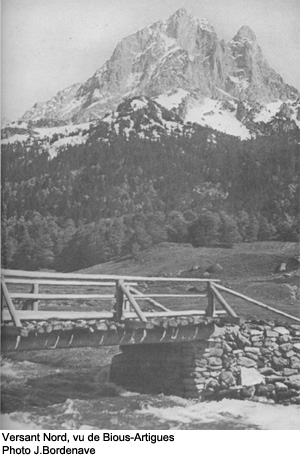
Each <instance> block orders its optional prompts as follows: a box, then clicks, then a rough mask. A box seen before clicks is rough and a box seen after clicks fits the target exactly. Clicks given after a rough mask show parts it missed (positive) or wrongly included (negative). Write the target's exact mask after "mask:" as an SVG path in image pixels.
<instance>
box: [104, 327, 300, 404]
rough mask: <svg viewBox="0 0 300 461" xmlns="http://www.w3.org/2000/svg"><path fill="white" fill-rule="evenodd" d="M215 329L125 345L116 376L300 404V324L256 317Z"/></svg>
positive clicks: (159, 389) (173, 389)
mask: <svg viewBox="0 0 300 461" xmlns="http://www.w3.org/2000/svg"><path fill="white" fill-rule="evenodd" d="M216 330H217V331H215V333H214V335H213V336H212V337H211V338H210V339H209V340H207V341H205V340H202V341H194V342H188V343H181V344H154V345H144V346H142V345H138V346H137V345H135V346H126V347H124V348H122V353H121V354H119V355H117V356H115V357H114V359H113V362H112V366H111V380H112V381H114V382H116V383H117V384H120V385H122V386H124V387H127V388H128V389H131V390H135V391H138V392H146V393H164V394H168V395H179V396H182V397H185V398H196V399H199V398H202V399H221V398H224V397H226V398H237V399H253V400H257V401H265V402H268V401H272V402H282V403H297V404H299V403H300V325H288V324H284V323H275V322H272V321H270V322H268V321H252V322H245V323H242V324H241V325H238V326H236V325H235V326H232V325H225V326H224V327H223V328H217V329H216Z"/></svg>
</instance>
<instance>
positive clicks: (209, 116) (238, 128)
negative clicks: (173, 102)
mask: <svg viewBox="0 0 300 461" xmlns="http://www.w3.org/2000/svg"><path fill="white" fill-rule="evenodd" d="M185 122H193V123H198V124H199V125H201V126H208V127H210V128H213V129H214V130H217V131H222V132H223V133H226V134H230V135H232V136H237V137H239V138H240V139H242V140H245V139H250V138H251V134H250V132H249V130H248V129H247V128H246V127H245V126H244V125H242V123H241V122H239V121H238V120H237V119H236V117H235V114H234V113H232V112H228V111H226V110H224V109H223V108H222V103H221V102H220V101H216V100H214V99H210V98H205V99H204V104H197V103H196V102H195V103H194V104H193V105H190V107H188V108H187V112H186V115H185Z"/></svg>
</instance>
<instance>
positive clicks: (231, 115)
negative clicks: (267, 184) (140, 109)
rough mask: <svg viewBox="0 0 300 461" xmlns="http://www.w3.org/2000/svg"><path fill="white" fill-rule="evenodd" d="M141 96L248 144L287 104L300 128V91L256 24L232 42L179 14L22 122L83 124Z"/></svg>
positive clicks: (126, 43) (123, 45)
mask: <svg viewBox="0 0 300 461" xmlns="http://www.w3.org/2000/svg"><path fill="white" fill-rule="evenodd" d="M135 96H147V97H149V98H152V99H155V100H156V101H157V102H159V103H160V104H161V105H163V106H165V107H166V108H168V109H173V110H176V111H177V113H178V114H179V115H180V117H181V118H182V119H183V120H184V121H191V122H196V123H199V124H200V125H204V126H210V127H212V128H214V129H217V130H219V131H224V132H227V133H228V134H233V135H236V136H239V137H241V138H242V139H246V138H249V137H250V132H251V126H252V125H253V122H260V121H262V122H265V121H269V120H270V119H271V118H272V117H274V116H275V115H276V114H277V113H278V112H279V111H280V109H281V108H282V104H283V103H285V104H286V105H287V106H288V110H287V111H286V112H289V114H288V115H289V119H290V120H292V121H293V122H294V123H295V124H299V118H300V117H299V113H298V112H299V110H298V106H297V107H296V106H295V101H296V100H297V98H299V92H298V90H297V89H295V88H293V87H292V86H290V85H287V84H286V83H285V82H284V81H283V79H282V77H281V76H280V75H279V74H277V73H276V72H275V71H274V70H273V69H272V68H271V67H270V66H269V65H268V63H267V61H266V60H265V58H264V56H263V54H262V51H261V48H260V46H259V44H258V43H257V39H256V36H255V34H254V32H253V31H252V30H251V29H250V28H249V27H248V26H243V27H241V28H240V29H239V31H238V32H237V34H236V35H235V36H234V37H233V39H232V40H231V41H230V42H229V43H225V42H224V41H223V40H222V41H220V40H219V39H218V36H217V34H216V32H215V30H214V28H213V26H212V25H211V24H210V23H209V22H207V21H206V20H203V19H197V18H195V17H194V16H192V15H191V14H189V13H188V12H187V11H186V10H185V9H179V10H178V11H176V12H175V13H174V14H173V15H172V16H171V17H170V18H169V19H167V20H161V21H158V22H156V23H154V24H152V25H151V26H149V27H145V28H144V29H142V30H139V31H138V32H136V33H135V34H132V35H130V36H128V37H126V38H124V39H123V40H122V41H121V42H120V43H119V44H118V45H117V46H116V48H115V50H114V52H113V54H112V56H111V58H110V59H109V60H108V61H107V62H106V63H105V64H104V65H103V66H102V67H100V68H99V69H97V70H96V72H95V73H94V75H93V76H92V77H91V78H89V79H88V80H87V81H86V82H85V83H82V84H74V85H72V86H71V87H69V88H67V89H65V90H62V91H60V92H59V93H57V95H55V96H54V97H53V98H52V99H50V100H49V101H47V102H44V103H36V104H35V105H34V106H33V107H32V108H31V109H30V110H28V111H27V112H26V113H25V114H24V116H23V117H22V121H32V120H38V119H59V120H62V121H64V122H68V123H83V122H87V121H90V120H93V119H97V118H103V117H104V116H105V115H106V114H107V113H108V112H110V111H113V110H115V109H116V108H117V106H118V105H119V104H120V103H121V102H122V101H124V99H125V100H126V99H127V98H132V97H135ZM247 123H248V124H249V123H250V125H251V124H252V125H251V126H250V132H249V126H247ZM245 127H246V128H245Z"/></svg>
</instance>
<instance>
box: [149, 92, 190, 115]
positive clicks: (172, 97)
mask: <svg viewBox="0 0 300 461" xmlns="http://www.w3.org/2000/svg"><path fill="white" fill-rule="evenodd" d="M188 94H189V92H188V91H186V90H183V89H182V88H179V89H178V90H177V91H175V92H172V91H171V92H169V93H165V94H161V95H159V96H158V97H157V98H155V101H156V102H158V104H161V105H162V106H164V107H165V108H166V109H169V110H171V109H173V108H174V107H178V106H179V104H180V103H181V102H182V100H183V99H184V98H185V97H186V96H187V95H188Z"/></svg>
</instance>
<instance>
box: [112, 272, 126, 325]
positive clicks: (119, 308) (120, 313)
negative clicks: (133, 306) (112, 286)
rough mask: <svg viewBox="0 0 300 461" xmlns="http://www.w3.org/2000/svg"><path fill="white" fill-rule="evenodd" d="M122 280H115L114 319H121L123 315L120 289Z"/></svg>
mask: <svg viewBox="0 0 300 461" xmlns="http://www.w3.org/2000/svg"><path fill="white" fill-rule="evenodd" d="M121 283H122V280H117V281H116V305H115V314H114V318H115V320H117V321H118V320H121V318H122V317H123V305H124V292H123V290H122V285H121Z"/></svg>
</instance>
